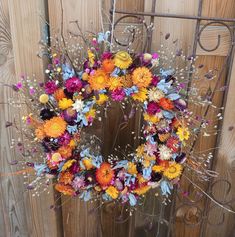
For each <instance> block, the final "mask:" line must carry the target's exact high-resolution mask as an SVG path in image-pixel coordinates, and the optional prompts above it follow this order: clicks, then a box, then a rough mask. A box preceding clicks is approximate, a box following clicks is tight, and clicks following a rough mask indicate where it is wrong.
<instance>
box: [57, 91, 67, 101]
mask: <svg viewBox="0 0 235 237" xmlns="http://www.w3.org/2000/svg"><path fill="white" fill-rule="evenodd" d="M54 97H55V99H56V100H57V101H59V100H62V99H63V98H65V97H66V95H65V93H64V90H63V89H62V88H59V89H57V90H56V91H55V93H54Z"/></svg>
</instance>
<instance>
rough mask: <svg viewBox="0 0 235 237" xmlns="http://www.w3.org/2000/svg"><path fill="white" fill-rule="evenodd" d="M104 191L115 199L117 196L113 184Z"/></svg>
mask: <svg viewBox="0 0 235 237" xmlns="http://www.w3.org/2000/svg"><path fill="white" fill-rule="evenodd" d="M105 192H106V193H107V194H108V195H109V196H110V197H111V198H112V199H117V198H118V190H117V189H116V188H115V187H114V186H109V187H108V188H107V189H106V190H105Z"/></svg>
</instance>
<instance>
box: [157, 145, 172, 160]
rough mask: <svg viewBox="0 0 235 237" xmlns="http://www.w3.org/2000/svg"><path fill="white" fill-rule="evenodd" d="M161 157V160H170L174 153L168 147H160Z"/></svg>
mask: <svg viewBox="0 0 235 237" xmlns="http://www.w3.org/2000/svg"><path fill="white" fill-rule="evenodd" d="M159 155H160V159H161V160H169V159H170V158H171V155H172V153H171V150H170V149H169V148H168V147H167V146H165V145H162V146H160V147H159Z"/></svg>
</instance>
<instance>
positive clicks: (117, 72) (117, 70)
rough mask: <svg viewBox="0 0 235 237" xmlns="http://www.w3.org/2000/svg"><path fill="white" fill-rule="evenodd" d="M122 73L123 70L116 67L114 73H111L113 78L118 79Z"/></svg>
mask: <svg viewBox="0 0 235 237" xmlns="http://www.w3.org/2000/svg"><path fill="white" fill-rule="evenodd" d="M120 72H121V69H120V68H118V67H116V68H115V69H114V71H113V72H112V73H111V75H110V76H111V77H118V74H119V73H120Z"/></svg>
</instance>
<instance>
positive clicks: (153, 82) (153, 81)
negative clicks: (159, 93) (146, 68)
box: [151, 76, 160, 86]
mask: <svg viewBox="0 0 235 237" xmlns="http://www.w3.org/2000/svg"><path fill="white" fill-rule="evenodd" d="M159 81H160V78H159V77H158V76H153V78H152V81H151V84H152V85H153V86H157V83H158V82H159Z"/></svg>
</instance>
